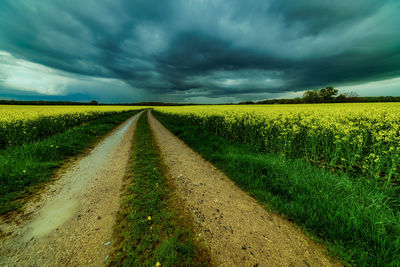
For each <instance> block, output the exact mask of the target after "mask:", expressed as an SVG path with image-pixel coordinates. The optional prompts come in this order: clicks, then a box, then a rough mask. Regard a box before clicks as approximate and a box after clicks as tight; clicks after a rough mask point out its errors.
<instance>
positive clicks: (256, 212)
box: [149, 112, 341, 266]
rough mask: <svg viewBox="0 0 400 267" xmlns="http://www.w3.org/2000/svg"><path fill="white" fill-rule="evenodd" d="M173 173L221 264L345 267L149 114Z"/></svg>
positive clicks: (168, 167) (214, 259)
mask: <svg viewBox="0 0 400 267" xmlns="http://www.w3.org/2000/svg"><path fill="white" fill-rule="evenodd" d="M149 121H150V125H151V128H152V130H153V133H154V135H155V138H156V140H157V142H158V145H159V146H160V150H161V153H162V156H163V160H164V162H165V164H166V166H167V169H168V170H167V171H168V175H169V176H170V178H171V179H172V182H173V184H174V186H175V187H176V191H177V192H176V193H177V195H178V196H179V197H180V198H182V202H183V203H185V208H186V209H188V210H189V212H190V213H191V214H192V215H193V219H194V221H195V222H196V227H197V231H198V232H199V235H200V236H201V238H202V239H203V240H204V242H205V244H206V246H208V247H209V249H210V254H211V258H212V261H213V263H214V264H216V265H222V266H341V264H340V263H339V262H337V261H335V260H332V259H331V258H330V257H329V256H328V255H327V254H326V253H327V251H326V249H325V248H324V247H323V246H321V245H320V244H317V243H315V242H314V241H313V240H311V239H310V238H309V237H307V236H306V235H305V234H304V233H303V232H302V231H301V230H300V229H299V227H297V226H296V225H294V224H293V223H291V222H289V221H287V220H285V219H283V218H282V217H281V216H279V215H276V214H274V213H270V212H268V211H267V210H266V208H265V207H264V206H263V205H261V204H259V203H258V202H257V201H256V200H254V199H253V198H252V197H250V196H249V195H248V194H247V193H245V192H243V191H242V190H241V189H239V188H238V187H237V186H236V185H235V184H234V183H233V182H232V181H231V180H230V179H229V178H228V177H226V176H225V175H224V174H223V173H222V172H221V171H219V170H218V169H217V168H215V167H214V166H213V165H212V164H210V163H209V162H207V161H205V160H204V159H203V158H202V157H201V156H200V155H199V154H198V153H196V152H194V151H193V150H192V149H190V148H189V147H188V146H187V145H185V144H184V143H183V142H182V141H181V140H179V139H178V138H177V137H176V136H174V135H173V134H172V133H171V132H170V131H168V130H167V129H166V128H165V127H164V126H163V125H162V124H161V123H160V122H159V121H158V120H156V119H155V118H154V117H153V116H152V115H151V113H150V112H149Z"/></svg>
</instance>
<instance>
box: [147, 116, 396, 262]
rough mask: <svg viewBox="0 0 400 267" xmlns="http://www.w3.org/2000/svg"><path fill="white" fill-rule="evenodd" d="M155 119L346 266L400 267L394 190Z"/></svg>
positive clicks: (189, 126)
mask: <svg viewBox="0 0 400 267" xmlns="http://www.w3.org/2000/svg"><path fill="white" fill-rule="evenodd" d="M153 113H154V115H156V117H157V118H158V119H159V120H160V121H161V122H162V123H163V124H164V125H165V126H166V127H167V128H168V129H169V130H171V131H172V132H173V133H174V134H175V135H177V136H178V137H179V138H181V139H182V140H183V141H184V142H185V143H186V144H188V145H189V146H191V147H192V148H193V149H194V150H196V151H197V152H199V153H200V154H201V155H202V156H203V157H204V158H206V159H207V160H209V161H210V162H212V163H213V164H214V165H215V166H217V167H218V168H220V169H221V170H222V171H223V172H225V173H226V174H227V175H228V176H229V177H230V178H231V179H232V180H233V181H235V182H236V184H238V185H239V186H240V187H241V188H242V189H244V190H245V191H247V192H249V194H251V195H252V196H254V197H255V198H256V199H257V200H259V201H260V202H262V203H266V204H267V205H268V206H269V208H270V209H271V210H273V211H276V212H279V213H281V214H283V215H284V216H285V217H287V218H288V219H290V220H292V221H294V222H295V223H297V224H298V225H300V226H301V227H302V228H303V229H304V230H305V231H306V232H308V233H309V234H311V235H312V236H314V237H317V238H318V239H320V240H323V241H325V243H326V244H327V246H328V248H329V250H330V251H331V252H332V253H333V254H334V255H336V256H337V257H338V258H340V259H341V260H343V261H344V262H346V263H348V264H350V265H357V266H400V215H399V207H400V201H399V199H398V195H397V193H396V191H395V189H394V188H393V187H391V186H384V185H382V183H380V182H379V181H375V180H372V179H362V178H360V179H355V178H354V177H353V178H352V177H350V176H348V175H346V174H335V173H332V172H329V171H326V170H324V169H321V168H318V167H317V166H313V165H312V164H310V163H308V162H305V161H304V160H300V159H297V160H288V159H285V158H284V157H282V156H279V155H276V154H268V153H261V152H259V151H257V149H256V148H255V147H253V146H250V145H246V144H237V143H233V142H231V141H228V140H227V139H224V138H222V137H219V136H216V135H215V134H214V133H212V132H210V131H208V130H205V129H203V128H202V127H200V126H198V125H193V124H190V123H185V122H183V121H178V120H176V119H171V117H169V116H168V115H166V114H163V113H158V112H154V111H153Z"/></svg>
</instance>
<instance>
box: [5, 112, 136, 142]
mask: <svg viewBox="0 0 400 267" xmlns="http://www.w3.org/2000/svg"><path fill="white" fill-rule="evenodd" d="M142 108H143V107H127V106H6V105H0V149H2V148H5V147H9V146H15V145H21V144H24V143H28V142H32V141H37V140H41V139H43V138H46V137H48V136H50V135H52V134H55V133H61V132H64V131H66V130H67V129H69V128H71V127H73V126H77V125H80V124H82V123H85V122H89V121H93V120H97V119H100V118H103V117H106V116H110V115H114V114H117V113H121V112H126V111H129V110H138V109H142Z"/></svg>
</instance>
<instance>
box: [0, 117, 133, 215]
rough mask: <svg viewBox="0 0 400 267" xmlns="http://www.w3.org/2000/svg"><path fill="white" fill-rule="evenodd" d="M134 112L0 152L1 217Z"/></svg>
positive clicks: (106, 118) (16, 207) (77, 127)
mask: <svg viewBox="0 0 400 267" xmlns="http://www.w3.org/2000/svg"><path fill="white" fill-rule="evenodd" d="M137 112H138V111H134V112H124V113H119V114H116V115H111V116H107V117H104V118H101V119H98V120H96V121H92V122H89V123H86V124H83V125H80V126H76V127H73V128H71V129H69V130H67V131H65V132H63V133H59V134H55V135H53V136H51V137H49V138H47V139H44V140H42V141H38V142H35V143H28V144H24V145H21V146H18V147H10V148H7V149H4V150H0V214H4V213H7V212H10V211H14V210H17V209H19V208H20V207H21V206H22V205H23V204H24V202H25V200H26V197H27V196H29V195H31V194H33V193H35V192H36V191H37V190H38V189H39V188H40V184H43V183H44V182H47V181H49V180H50V179H51V177H52V176H53V175H54V173H55V170H56V169H57V168H58V167H60V166H61V165H62V164H63V163H64V161H65V160H66V159H67V158H69V157H71V156H75V155H77V154H79V153H81V152H83V151H84V150H85V149H87V148H88V147H89V146H90V145H92V144H94V143H95V142H96V141H97V140H99V139H100V138H101V137H102V136H104V135H105V134H106V133H108V132H109V131H110V130H111V129H113V128H115V127H116V126H117V125H119V124H121V123H122V122H124V121H125V120H127V119H128V118H129V117H131V116H133V115H134V114H135V113H137Z"/></svg>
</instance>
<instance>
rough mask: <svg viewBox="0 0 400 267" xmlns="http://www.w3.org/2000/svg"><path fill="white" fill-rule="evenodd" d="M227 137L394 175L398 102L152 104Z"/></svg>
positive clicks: (328, 164) (335, 165)
mask: <svg viewBox="0 0 400 267" xmlns="http://www.w3.org/2000/svg"><path fill="white" fill-rule="evenodd" d="M155 110H156V111H160V112H162V113H164V114H166V115H168V116H172V117H174V118H175V119H176V120H184V121H191V122H192V123H193V124H200V125H202V126H203V127H205V128H207V129H209V130H211V131H213V132H215V133H216V134H217V135H219V136H222V137H225V138H227V139H229V140H232V141H235V142H239V143H246V144H252V145H255V146H257V147H259V149H260V150H262V151H266V152H277V153H283V154H285V156H287V157H289V158H304V159H306V160H308V161H311V162H314V163H316V164H319V165H321V166H322V167H324V168H331V169H333V170H342V171H345V172H349V173H355V174H364V175H368V176H372V177H385V178H386V179H389V180H390V179H398V178H399V174H400V172H399V162H400V103H373V104H358V103H357V104H319V105H307V104H304V105H240V106H237V105H235V106H231V105H223V106H185V107H156V108H155Z"/></svg>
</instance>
